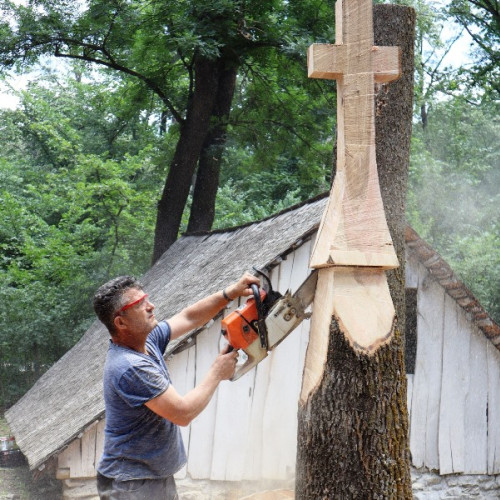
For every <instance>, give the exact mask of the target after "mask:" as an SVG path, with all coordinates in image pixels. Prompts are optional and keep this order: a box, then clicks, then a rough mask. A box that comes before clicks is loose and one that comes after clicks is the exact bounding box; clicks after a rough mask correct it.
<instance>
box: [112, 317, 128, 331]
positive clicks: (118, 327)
mask: <svg viewBox="0 0 500 500" xmlns="http://www.w3.org/2000/svg"><path fill="white" fill-rule="evenodd" d="M113 323H114V325H115V329H116V331H117V332H119V331H120V330H122V329H123V328H124V327H125V326H126V323H125V321H124V320H123V318H122V317H121V316H120V315H118V316H115V318H114V319H113Z"/></svg>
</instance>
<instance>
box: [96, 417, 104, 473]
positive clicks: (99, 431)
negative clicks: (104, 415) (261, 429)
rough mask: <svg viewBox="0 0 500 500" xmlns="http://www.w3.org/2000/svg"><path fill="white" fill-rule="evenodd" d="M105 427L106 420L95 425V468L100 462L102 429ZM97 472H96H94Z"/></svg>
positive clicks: (102, 449)
mask: <svg viewBox="0 0 500 500" xmlns="http://www.w3.org/2000/svg"><path fill="white" fill-rule="evenodd" d="M105 427H106V420H105V419H102V420H99V423H98V424H97V431H96V438H95V440H96V446H95V467H96V469H97V466H98V465H99V461H100V460H101V456H102V453H103V451H104V428H105ZM96 472H97V470H96Z"/></svg>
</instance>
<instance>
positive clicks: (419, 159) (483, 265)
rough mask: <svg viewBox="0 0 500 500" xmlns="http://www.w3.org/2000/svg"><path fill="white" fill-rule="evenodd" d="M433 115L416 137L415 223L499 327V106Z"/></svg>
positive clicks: (450, 106) (411, 212)
mask: <svg viewBox="0 0 500 500" xmlns="http://www.w3.org/2000/svg"><path fill="white" fill-rule="evenodd" d="M432 115H433V118H432V120H429V124H428V127H427V129H426V130H421V129H419V128H417V129H415V130H414V136H413V144H412V156H411V166H410V169H411V171H410V190H409V197H408V218H409V221H410V223H411V224H412V225H413V226H414V227H415V229H416V230H417V231H418V232H419V233H420V234H421V236H422V237H424V238H425V239H426V240H428V241H429V243H431V244H432V245H433V246H434V247H435V248H436V249H437V250H438V251H439V252H440V253H441V254H442V255H443V257H445V258H446V259H447V260H448V262H449V263H450V265H451V267H452V268H453V269H454V270H455V271H456V272H457V273H458V274H459V276H461V278H462V279H463V280H464V282H465V283H466V284H467V285H468V286H469V287H470V288H471V289H472V291H473V292H474V293H475V294H476V295H477V297H478V298H479V300H480V301H481V302H482V304H483V305H484V306H485V307H486V308H487V309H488V311H489V312H490V314H492V316H493V317H494V319H495V320H496V321H497V322H498V321H500V314H499V310H498V304H499V303H500V295H499V290H500V287H499V286H498V283H499V265H498V250H497V249H498V247H499V244H500V237H499V234H500V231H499V230H500V220H499V216H498V204H499V202H500V198H499V196H500V194H499V191H498V185H499V183H500V170H499V168H498V165H499V164H500V148H499V140H498V138H499V137H500V122H499V121H498V103H495V102H483V103H482V104H481V105H479V106H472V105H470V104H469V102H468V100H467V99H466V98H462V99H459V98H454V99H448V100H446V101H439V102H435V103H434V104H433V105H432ZM480 249H482V250H480ZM481 251H482V254H481Z"/></svg>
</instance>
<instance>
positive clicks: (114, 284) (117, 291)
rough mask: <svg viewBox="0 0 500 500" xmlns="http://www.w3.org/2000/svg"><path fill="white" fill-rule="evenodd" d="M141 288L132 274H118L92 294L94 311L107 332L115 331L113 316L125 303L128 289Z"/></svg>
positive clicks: (112, 333) (113, 332) (127, 299)
mask: <svg viewBox="0 0 500 500" xmlns="http://www.w3.org/2000/svg"><path fill="white" fill-rule="evenodd" d="M131 289H132V290H142V285H141V284H140V283H139V282H138V281H137V280H136V279H135V278H134V277H133V276H118V277H117V278H114V279H112V280H110V281H108V282H107V283H105V284H104V285H102V286H100V287H99V288H98V289H97V291H96V292H95V294H94V311H95V313H96V315H97V317H98V318H99V320H100V321H101V322H102V323H103V324H104V325H105V326H106V328H107V329H108V331H109V333H110V334H111V335H114V334H115V333H116V327H115V318H116V315H117V314H118V313H119V311H120V309H122V308H123V307H124V306H126V305H127V302H128V301H129V298H128V297H127V296H126V295H127V294H126V292H127V291H128V290H131Z"/></svg>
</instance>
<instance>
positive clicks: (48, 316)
mask: <svg viewBox="0 0 500 500" xmlns="http://www.w3.org/2000/svg"><path fill="white" fill-rule="evenodd" d="M35 90H36V91H34V92H33V93H32V94H30V95H28V94H26V95H25V99H24V101H23V105H22V106H21V108H20V109H19V110H17V111H13V112H12V111H4V112H2V113H1V114H0V124H1V127H2V130H3V131H5V132H7V136H8V137H10V138H11V139H12V145H14V144H16V145H17V146H18V147H17V149H16V148H13V147H12V148H11V147H7V148H6V149H5V150H3V151H2V152H0V178H1V189H0V300H1V301H2V303H4V304H9V307H5V308H3V309H2V311H1V312H0V345H1V352H2V361H1V363H0V379H1V380H2V384H1V385H2V391H1V392H0V406H3V405H4V404H6V403H11V402H13V400H15V399H16V398H17V397H18V396H19V395H21V394H22V393H23V392H24V390H25V389H26V388H27V387H29V386H30V385H31V384H32V383H33V382H34V381H35V380H36V378H37V377H38V376H39V375H40V374H41V373H42V372H43V371H44V370H45V369H46V368H47V367H48V366H50V365H51V364H52V363H53V362H54V361H56V360H57V359H58V358H59V357H60V356H62V354H64V352H66V351H67V350H68V349H69V348H70V347H72V346H73V345H74V343H75V342H76V341H77V340H78V339H79V338H80V336H81V335H82V333H83V332H84V331H85V330H86V329H87V328H88V326H89V324H90V322H91V321H93V312H92V309H91V303H90V299H91V297H92V294H93V291H94V290H95V289H96V288H97V286H98V285H99V284H101V283H102V282H104V281H106V280H107V279H109V278H110V277H111V276H115V275H118V274H124V273H127V274H129V273H131V274H133V273H135V274H138V275H140V274H142V273H143V272H144V270H145V269H147V267H148V266H149V263H150V255H151V251H152V241H153V236H152V235H153V227H154V218H155V202H156V197H155V196H154V193H158V191H159V187H160V186H161V180H162V174H161V172H160V174H159V173H158V168H157V167H156V165H155V155H156V152H155V150H154V148H153V146H149V147H146V148H144V149H143V150H139V151H137V150H136V144H133V143H132V144H128V143H127V142H124V143H123V147H117V148H115V152H116V153H117V156H118V158H117V159H113V158H103V157H102V156H99V155H97V154H94V153H92V152H88V153H83V152H82V150H84V149H91V147H92V146H93V147H95V148H96V149H97V150H99V148H100V145H99V144H98V141H100V140H107V137H106V134H105V133H104V134H102V135H99V136H96V140H95V141H94V142H93V141H92V140H91V137H92V135H93V134H95V132H96V129H97V130H99V129H100V130H106V129H107V127H108V125H110V123H111V121H112V120H110V119H109V118H110V116H112V115H111V113H110V110H108V112H107V113H105V114H104V115H101V114H100V112H101V108H100V107H99V106H97V107H96V108H94V107H93V106H92V101H91V100H83V101H82V100H71V99H70V98H69V97H70V96H69V95H65V96H61V95H54V94H53V93H51V92H50V91H49V90H47V89H39V88H37V89H35ZM79 90H80V91H81V90H82V89H79ZM59 99H61V100H63V101H64V106H62V105H61V108H59V107H58V106H59V105H60V101H59ZM82 107H83V108H84V110H82V109H81V108H82ZM78 108H80V109H78ZM83 119H84V120H83ZM83 121H85V123H83ZM98 122H101V123H100V125H101V126H100V127H97V123H98ZM102 122H104V123H102ZM129 125H130V126H131V127H132V124H130V123H129ZM137 127H138V129H140V122H139V123H137ZM132 128H134V127H132ZM121 131H122V133H123V134H124V135H126V134H127V133H128V132H129V128H128V127H126V126H124V124H123V122H121ZM144 138H145V137H142V139H144ZM121 140H122V138H121V137H118V138H117V139H116V141H115V142H116V143H120V141H121ZM139 144H140V141H139ZM125 145H127V147H126V148H125ZM130 148H132V149H133V150H134V152H135V154H134V155H133V156H132V155H131V154H129V153H128V152H126V149H130ZM109 155H110V150H109V149H108V151H107V154H106V156H109Z"/></svg>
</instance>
